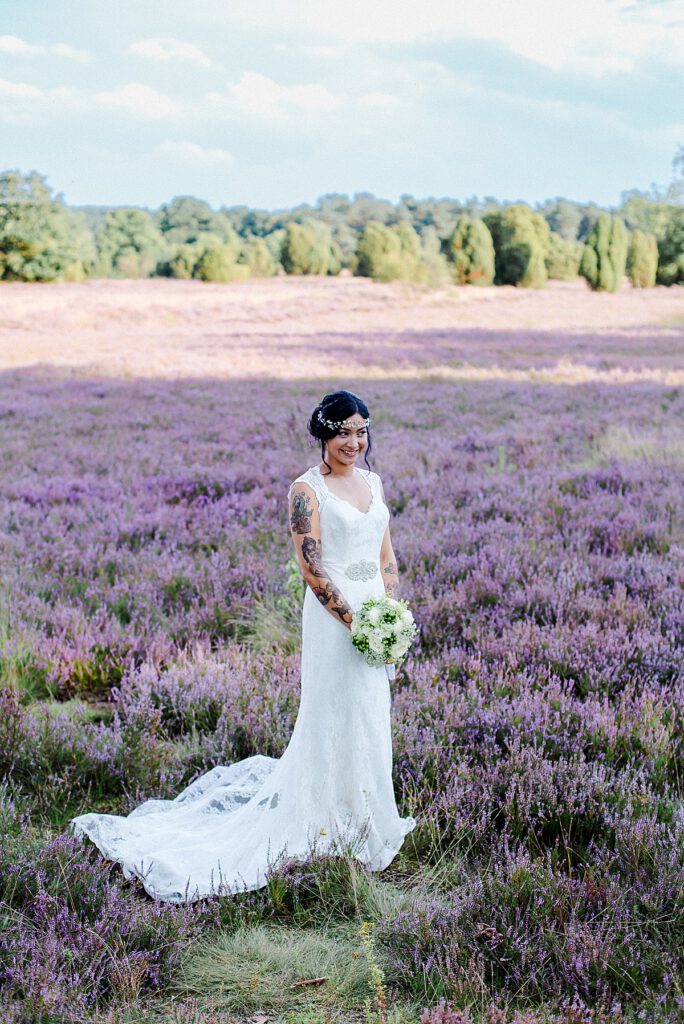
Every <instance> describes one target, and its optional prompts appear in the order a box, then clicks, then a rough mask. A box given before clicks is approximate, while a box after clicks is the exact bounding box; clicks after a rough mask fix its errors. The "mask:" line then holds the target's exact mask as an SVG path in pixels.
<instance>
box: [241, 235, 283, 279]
mask: <svg viewBox="0 0 684 1024" xmlns="http://www.w3.org/2000/svg"><path fill="white" fill-rule="evenodd" d="M238 262H239V263H244V264H245V266H247V267H249V272H250V274H251V276H252V277H273V275H274V274H276V273H277V272H278V262H277V261H276V260H275V258H274V257H273V255H272V253H271V250H270V249H269V247H268V245H267V244H266V242H265V241H264V239H263V238H249V239H247V241H246V242H245V243H244V245H243V246H242V248H241V250H240V255H239V256H238Z"/></svg>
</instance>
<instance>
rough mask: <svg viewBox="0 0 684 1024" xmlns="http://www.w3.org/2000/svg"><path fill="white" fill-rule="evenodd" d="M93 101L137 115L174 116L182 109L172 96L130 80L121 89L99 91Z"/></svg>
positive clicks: (99, 104) (102, 105)
mask: <svg viewBox="0 0 684 1024" xmlns="http://www.w3.org/2000/svg"><path fill="white" fill-rule="evenodd" d="M93 102H94V103H95V104H97V105H98V106H101V107H111V108H113V109H118V110H123V111H126V112H127V113H129V114H133V115H134V116H135V117H151V118H164V117H173V116H174V114H177V113H179V111H180V107H179V106H178V104H177V103H174V101H173V100H172V99H170V97H168V96H164V94H163V93H160V92H157V90H156V89H152V88H151V87H150V86H149V85H141V84H140V83H139V82H130V83H129V84H128V85H124V86H123V87H122V88H121V89H113V90H111V91H106V92H97V93H95V95H94V96H93Z"/></svg>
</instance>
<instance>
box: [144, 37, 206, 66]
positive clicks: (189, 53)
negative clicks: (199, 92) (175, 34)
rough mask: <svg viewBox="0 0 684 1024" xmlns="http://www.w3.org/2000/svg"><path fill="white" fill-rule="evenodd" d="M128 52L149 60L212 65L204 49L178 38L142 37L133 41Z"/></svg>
mask: <svg viewBox="0 0 684 1024" xmlns="http://www.w3.org/2000/svg"><path fill="white" fill-rule="evenodd" d="M126 53H130V54H133V55H134V56H136V57H146V58H148V59H149V60H163V61H165V60H182V61H190V62H191V63H193V64H199V65H200V66H201V67H203V68H208V67H211V64H212V62H211V60H210V58H209V57H207V55H206V53H205V52H204V50H201V49H200V48H199V46H194V45H193V44H192V43H183V42H181V41H180V40H178V39H166V38H158V39H140V40H138V42H137V43H131V45H130V46H129V47H128V49H127V50H126Z"/></svg>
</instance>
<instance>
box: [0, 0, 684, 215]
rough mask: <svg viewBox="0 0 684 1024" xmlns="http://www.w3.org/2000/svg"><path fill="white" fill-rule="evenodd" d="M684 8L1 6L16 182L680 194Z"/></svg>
mask: <svg viewBox="0 0 684 1024" xmlns="http://www.w3.org/2000/svg"><path fill="white" fill-rule="evenodd" d="M682 145H684V0H476V2H474V0H410V2H408V0H309V2H302V0H192V2H191V3H188V2H187V0H182V2H181V0H116V2H115V3H113V2H112V0H49V2H47V3H46V2H45V0H40V2H39V0H21V2H16V0H0V170H8V169H14V168H17V169H19V170H20V171H22V173H27V172H28V171H29V170H37V171H39V172H40V173H41V174H44V175H46V177H47V182H48V184H49V185H50V186H51V187H52V188H53V189H54V190H55V192H56V193H59V194H61V195H63V196H64V198H65V200H66V201H67V202H68V203H70V204H72V205H81V204H97V205H111V206H113V205H131V206H147V207H150V208H154V209H156V208H158V207H159V206H160V205H161V204H162V203H165V202H168V201H169V200H170V199H172V198H173V197H174V196H178V195H196V196H198V197H200V198H202V199H206V200H207V201H208V202H209V203H211V205H212V206H214V207H215V208H218V207H219V206H221V205H226V206H234V205H238V204H244V205H247V206H250V207H258V208H260V209H268V210H273V209H283V208H287V207H291V206H294V205H297V204H299V203H312V204H313V203H315V201H316V200H317V199H318V198H319V197H320V196H323V195H326V194H328V193H343V194H346V195H348V196H350V197H352V196H353V195H354V194H356V193H357V192H370V193H372V194H373V195H375V196H377V197H379V198H383V199H389V200H390V201H391V202H397V201H398V199H399V198H400V196H402V195H405V194H408V195H411V196H414V197H416V198H426V197H429V196H434V197H442V196H450V197H453V198H456V199H466V198H470V197H472V196H478V197H481V198H482V197H486V196H494V197H496V198H497V199H499V200H508V201H515V200H522V201H525V202H528V203H530V204H535V203H537V202H540V201H542V200H543V199H546V198H554V197H558V196H563V197H566V198H569V199H575V200H579V201H594V202H597V203H599V204H600V205H604V206H614V205H617V204H618V203H619V202H620V197H621V193H622V191H623V190H626V189H632V188H638V189H648V188H650V187H651V186H653V185H656V186H659V187H663V186H666V185H667V184H668V183H669V182H670V181H671V180H672V178H673V169H672V160H673V157H674V155H675V152H676V151H677V149H678V147H679V146H682Z"/></svg>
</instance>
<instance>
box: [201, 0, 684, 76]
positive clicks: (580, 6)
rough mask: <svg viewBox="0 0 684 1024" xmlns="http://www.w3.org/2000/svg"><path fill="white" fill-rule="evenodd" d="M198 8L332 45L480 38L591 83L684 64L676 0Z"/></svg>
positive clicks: (449, 0)
mask: <svg viewBox="0 0 684 1024" xmlns="http://www.w3.org/2000/svg"><path fill="white" fill-rule="evenodd" d="M203 9H204V11H205V12H206V11H207V10H208V11H210V12H211V14H212V16H213V17H214V18H216V19H220V20H222V21H227V22H228V23H229V24H230V23H233V24H237V25H239V26H240V27H244V28H248V29H252V30H262V31H264V32H269V33H273V32H287V33H288V34H292V33H295V32H301V33H303V34H305V35H308V36H309V37H311V36H318V37H322V38H324V39H326V40H328V41H335V42H340V41H344V42H352V43H364V42H368V43H390V44H391V43H417V42H421V41H424V42H433V43H434V42H437V43H439V42H445V41H448V40H449V39H452V40H453V39H464V38H465V39H479V40H486V41H490V42H495V43H498V44H500V45H501V46H503V47H505V48H508V49H510V50H513V51H514V52H515V53H517V54H518V55H520V56H522V57H526V58H528V59H529V60H532V61H535V62H537V63H539V64H542V65H544V66H546V67H549V68H552V69H554V70H559V69H569V70H573V71H576V72H578V73H581V74H589V75H592V76H597V77H600V76H602V75H606V74H610V73H613V72H615V71H622V72H625V71H630V70H632V69H633V67H634V63H635V61H636V60H637V59H638V58H639V57H642V56H650V57H654V58H657V59H662V60H664V61H666V62H671V63H675V62H676V63H681V62H684V20H682V19H683V17H684V0H662V2H660V3H658V4H638V3H637V4H635V3H634V2H633V0H573V3H569V2H568V0H543V2H540V0H516V2H515V3H510V2H509V3H505V2H503V0H479V2H478V3H476V4H474V3H472V2H471V0H421V3H420V4H419V5H416V3H415V2H414V0H373V2H372V3H368V0H345V3H339V0H317V3H316V4H315V5H312V4H311V3H310V0H290V2H288V3H286V4H283V3H282V0H260V2H259V3H258V4H255V3H254V0H231V3H230V5H227V4H225V2H224V0H205V3H204V8H203Z"/></svg>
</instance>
